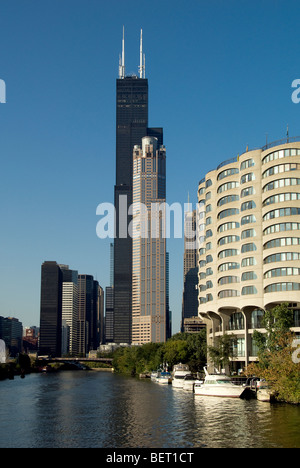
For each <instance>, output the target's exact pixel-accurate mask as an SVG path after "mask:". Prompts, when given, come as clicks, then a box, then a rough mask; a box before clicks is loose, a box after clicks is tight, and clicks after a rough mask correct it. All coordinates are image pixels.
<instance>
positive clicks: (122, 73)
mask: <svg viewBox="0 0 300 468" xmlns="http://www.w3.org/2000/svg"><path fill="white" fill-rule="evenodd" d="M119 78H122V79H123V78H125V28H124V26H123V39H122V57H120V59H119Z"/></svg>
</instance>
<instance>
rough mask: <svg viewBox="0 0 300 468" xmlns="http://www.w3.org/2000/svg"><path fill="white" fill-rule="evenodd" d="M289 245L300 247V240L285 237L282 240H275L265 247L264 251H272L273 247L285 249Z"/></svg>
mask: <svg viewBox="0 0 300 468" xmlns="http://www.w3.org/2000/svg"><path fill="white" fill-rule="evenodd" d="M287 245H300V238H299V237H283V238H281V239H273V240H271V241H269V242H267V243H266V244H265V245H264V249H272V248H273V247H285V246H287Z"/></svg>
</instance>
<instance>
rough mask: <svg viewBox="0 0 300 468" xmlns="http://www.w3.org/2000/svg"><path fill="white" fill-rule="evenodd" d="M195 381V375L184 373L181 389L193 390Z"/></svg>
mask: <svg viewBox="0 0 300 468" xmlns="http://www.w3.org/2000/svg"><path fill="white" fill-rule="evenodd" d="M196 381H197V377H195V376H194V375H193V374H188V375H186V376H185V377H184V379H183V387H182V388H183V390H186V391H187V392H193V391H194V386H195V382H196Z"/></svg>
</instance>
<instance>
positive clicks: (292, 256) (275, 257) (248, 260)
mask: <svg viewBox="0 0 300 468" xmlns="http://www.w3.org/2000/svg"><path fill="white" fill-rule="evenodd" d="M237 252H238V251H237V250H236V249H228V250H223V251H222V252H220V253H221V254H222V256H220V255H219V258H225V257H229V256H231V255H238V253H237ZM210 257H211V256H210ZM294 260H300V253H299V252H280V253H275V254H272V255H269V256H268V257H266V258H265V259H264V264H265V265H266V264H268V263H275V262H286V261H294ZM210 261H212V258H211V259H210ZM207 263H208V262H207V261H205V260H202V261H200V262H199V267H200V268H204V267H205V266H206V264H207ZM256 264H257V262H256V259H255V258H254V257H245V258H243V259H242V261H241V263H238V262H226V263H222V264H221V265H219V267H218V271H219V272H222V271H229V270H237V269H239V268H240V266H241V267H242V268H243V267H248V266H253V265H256Z"/></svg>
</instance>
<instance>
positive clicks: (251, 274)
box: [241, 271, 257, 281]
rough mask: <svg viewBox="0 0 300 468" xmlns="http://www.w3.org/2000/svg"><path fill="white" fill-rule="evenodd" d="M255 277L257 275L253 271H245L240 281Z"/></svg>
mask: <svg viewBox="0 0 300 468" xmlns="http://www.w3.org/2000/svg"><path fill="white" fill-rule="evenodd" d="M255 279H257V275H256V273H255V272H254V271H245V273H243V274H242V278H241V280H242V281H251V280H255Z"/></svg>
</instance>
